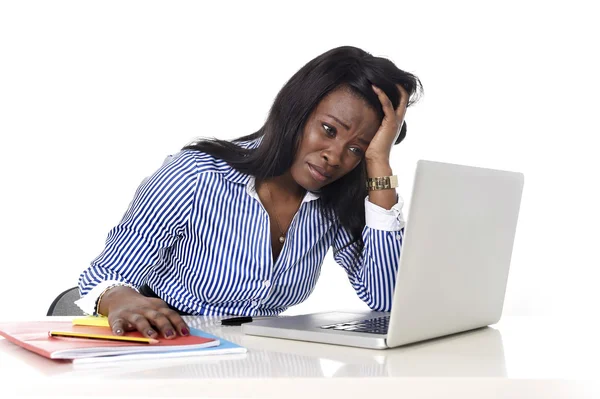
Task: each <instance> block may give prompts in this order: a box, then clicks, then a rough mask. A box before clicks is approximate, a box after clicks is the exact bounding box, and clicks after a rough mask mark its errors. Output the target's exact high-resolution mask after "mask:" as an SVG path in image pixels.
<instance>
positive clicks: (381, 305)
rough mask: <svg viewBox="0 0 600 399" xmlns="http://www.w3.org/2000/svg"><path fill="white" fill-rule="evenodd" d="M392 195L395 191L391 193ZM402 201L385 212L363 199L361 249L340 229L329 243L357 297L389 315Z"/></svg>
mask: <svg viewBox="0 0 600 399" xmlns="http://www.w3.org/2000/svg"><path fill="white" fill-rule="evenodd" d="M394 191H395V190H394ZM403 204H404V202H403V200H402V198H399V197H397V203H396V204H395V205H393V206H392V207H391V208H392V209H390V210H386V209H384V208H382V207H379V206H378V205H375V204H373V203H371V202H370V201H369V198H367V199H365V216H366V226H365V227H364V229H363V232H362V239H363V241H364V247H363V249H362V251H360V249H359V244H358V243H357V242H355V243H353V244H350V243H351V242H352V237H351V235H350V233H349V232H348V231H347V230H346V229H344V228H343V227H340V228H339V230H338V233H337V234H336V237H335V239H334V242H333V258H334V260H335V261H336V262H337V263H338V264H340V265H341V266H342V267H343V268H344V270H345V271H346V273H347V274H348V279H349V280H350V284H352V287H353V288H354V290H355V291H356V293H357V295H358V297H359V298H360V299H361V300H362V301H363V302H365V303H366V304H367V305H368V306H369V307H370V308H371V309H373V310H378V311H390V309H391V306H392V299H393V295H394V287H395V285H396V274H397V272H398V262H399V260H400V252H401V249H402V241H403V238H404V224H405V223H404V219H403V216H402V206H403Z"/></svg>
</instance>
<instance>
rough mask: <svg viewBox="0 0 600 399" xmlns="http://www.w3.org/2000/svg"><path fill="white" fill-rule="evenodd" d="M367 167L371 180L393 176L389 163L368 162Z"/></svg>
mask: <svg viewBox="0 0 600 399" xmlns="http://www.w3.org/2000/svg"><path fill="white" fill-rule="evenodd" d="M366 165H367V177H369V178H373V177H384V176H391V175H392V174H393V173H392V167H391V166H390V163H389V161H387V162H384V161H379V162H377V161H367V162H366Z"/></svg>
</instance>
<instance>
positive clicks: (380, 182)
mask: <svg viewBox="0 0 600 399" xmlns="http://www.w3.org/2000/svg"><path fill="white" fill-rule="evenodd" d="M396 187H398V176H396V175H394V176H383V177H369V178H368V179H367V190H369V191H375V190H387V189H390V188H396Z"/></svg>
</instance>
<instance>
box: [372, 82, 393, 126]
mask: <svg viewBox="0 0 600 399" xmlns="http://www.w3.org/2000/svg"><path fill="white" fill-rule="evenodd" d="M371 86H372V87H373V91H374V92H375V94H377V97H378V98H379V102H380V103H381V107H382V108H383V113H384V115H385V117H386V118H387V119H390V120H393V117H394V107H393V105H392V102H391V101H390V99H389V98H388V96H387V95H386V94H385V92H384V91H383V90H381V89H380V88H379V87H377V86H375V85H371Z"/></svg>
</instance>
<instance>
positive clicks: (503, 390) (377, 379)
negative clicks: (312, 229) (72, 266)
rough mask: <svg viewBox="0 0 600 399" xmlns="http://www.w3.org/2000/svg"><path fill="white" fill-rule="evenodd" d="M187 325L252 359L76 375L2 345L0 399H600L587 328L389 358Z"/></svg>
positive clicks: (449, 340) (527, 323) (424, 346)
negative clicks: (45, 398) (156, 398)
mask: <svg viewBox="0 0 600 399" xmlns="http://www.w3.org/2000/svg"><path fill="white" fill-rule="evenodd" d="M54 319H66V320H69V319H70V318H54ZM187 321H188V322H189V323H190V326H193V327H196V328H200V329H203V330H205V331H207V332H210V333H212V334H215V335H218V336H221V337H223V338H225V339H228V340H230V341H233V342H236V343H238V344H240V345H243V346H245V347H247V348H248V353H247V354H245V355H224V356H219V357H205V358H195V359H189V358H188V359H171V360H161V361H158V360H157V361H151V362H148V361H145V362H141V363H140V362H120V363H119V362H116V363H112V364H102V365H72V364H71V363H64V362H57V361H52V360H48V359H45V358H43V357H41V356H38V355H36V354H33V353H30V352H28V351H26V350H24V349H21V348H20V347H18V346H16V345H13V344H11V343H10V342H7V341H6V340H3V339H0V379H1V380H2V381H1V384H2V388H1V391H0V396H1V397H3V398H4V397H12V396H16V395H37V396H81V397H83V396H88V397H94V396H100V397H113V396H115V397H129V396H131V397H152V396H161V395H164V396H169V397H178V396H179V397H186V396H188V397H274V398H286V399H288V398H293V397H303V398H306V397H311V398H313V397H327V398H337V397H366V398H369V397H376V395H379V397H390V398H391V397H401V396H403V395H409V396H406V397H418V398H430V397H443V398H454V397H460V398H477V399H480V398H484V397H493V398H504V397H506V398H508V397H510V398H516V397H523V398H534V397H535V398H579V397H581V398H588V397H589V398H600V384H599V383H598V381H597V380H596V378H597V377H598V373H599V372H598V370H599V367H598V366H597V361H598V359H600V356H599V355H600V350H599V347H600V346H599V345H598V339H597V338H598V333H597V332H596V330H595V329H592V328H586V327H585V326H584V325H582V324H581V321H579V322H577V323H578V324H575V322H573V324H571V323H570V322H568V321H560V322H556V321H554V322H553V321H551V320H545V319H534V318H518V317H504V318H503V319H502V320H501V322H500V323H499V324H497V325H495V326H493V327H491V328H490V327H487V328H484V329H479V330H474V331H471V332H467V333H463V334H458V335H454V336H451V337H446V338H441V339H436V340H431V341H427V342H424V343H420V344H414V345H410V346H407V347H402V348H396V349H390V350H384V351H378V350H368V349H357V348H349V347H342V346H336V345H324V344H313V343H307V342H299V341H288V340H280V339H273V338H261V337H253V336H246V335H242V334H241V332H240V327H222V326H221V325H220V323H219V319H218V318H188V319H187ZM577 331H579V332H577ZM5 393H8V395H6V396H5Z"/></svg>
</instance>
